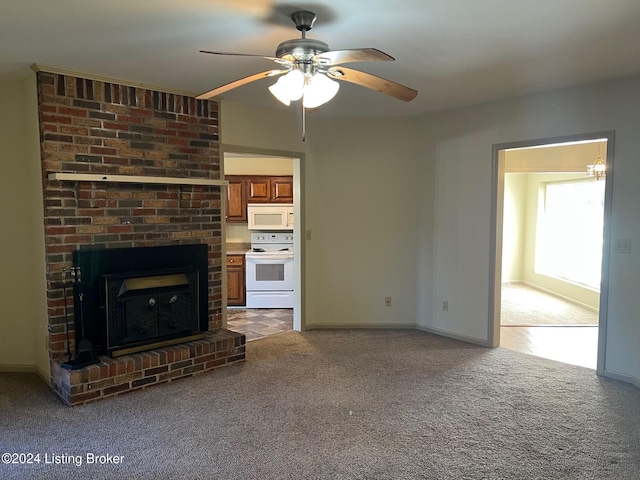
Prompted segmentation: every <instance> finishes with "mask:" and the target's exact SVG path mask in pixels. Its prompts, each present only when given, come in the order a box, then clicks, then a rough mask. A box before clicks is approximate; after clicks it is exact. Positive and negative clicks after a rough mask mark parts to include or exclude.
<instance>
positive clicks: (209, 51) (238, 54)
mask: <svg viewBox="0 0 640 480" xmlns="http://www.w3.org/2000/svg"><path fill="white" fill-rule="evenodd" d="M200 53H209V54H211V55H229V56H233V57H257V58H266V59H267V60H273V61H274V62H275V61H276V60H280V59H279V58H276V57H269V56H266V55H254V54H252V53H230V52H213V51H211V50H200Z"/></svg>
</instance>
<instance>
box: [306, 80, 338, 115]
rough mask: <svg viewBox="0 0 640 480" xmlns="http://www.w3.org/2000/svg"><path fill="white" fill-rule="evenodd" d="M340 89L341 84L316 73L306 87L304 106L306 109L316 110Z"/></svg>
mask: <svg viewBox="0 0 640 480" xmlns="http://www.w3.org/2000/svg"><path fill="white" fill-rule="evenodd" d="M339 89H340V84H339V83H338V82H336V81H335V80H331V79H330V78H329V77H327V76H326V75H324V74H322V73H316V74H315V75H314V76H313V77H311V79H310V80H309V82H308V83H307V84H306V85H305V86H304V98H303V100H302V105H303V106H304V107H305V108H316V107H319V106H320V105H322V104H323V103H327V102H328V101H329V100H331V99H332V98H333V97H335V95H336V93H338V90H339Z"/></svg>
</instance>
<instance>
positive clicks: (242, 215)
mask: <svg viewBox="0 0 640 480" xmlns="http://www.w3.org/2000/svg"><path fill="white" fill-rule="evenodd" d="M227 180H229V187H228V188H227V222H246V221H247V198H246V188H245V185H246V184H245V182H244V179H243V178H237V177H227Z"/></svg>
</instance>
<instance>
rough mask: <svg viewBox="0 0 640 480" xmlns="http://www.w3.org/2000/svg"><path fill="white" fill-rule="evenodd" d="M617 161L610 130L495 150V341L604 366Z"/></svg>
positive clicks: (576, 362)
mask: <svg viewBox="0 0 640 480" xmlns="http://www.w3.org/2000/svg"><path fill="white" fill-rule="evenodd" d="M599 157H601V158H602V159H603V160H604V162H605V163H606V165H607V170H606V174H605V175H604V176H603V177H602V178H596V177H594V176H590V175H588V174H587V166H588V165H591V164H593V163H594V161H596V159H597V158H599ZM612 160H613V132H604V133H599V134H589V135H581V136H574V137H563V138H561V139H558V138H555V139H548V140H540V141H535V142H520V143H518V144H505V145H497V146H495V147H494V182H495V189H494V195H495V198H494V201H495V203H494V206H495V208H496V210H495V212H494V214H495V218H494V220H495V226H496V229H495V235H496V236H495V243H494V246H495V252H494V253H495V258H494V260H495V269H494V272H493V275H494V279H493V280H494V281H493V282H492V286H493V292H492V295H493V300H492V306H493V315H492V317H493V322H490V323H492V324H493V325H492V327H493V332H492V337H493V341H494V345H495V346H497V345H502V346H503V347H506V348H510V349H513V350H519V351H523V352H525V353H529V354H533V355H536V356H541V357H545V358H550V359H553V360H557V361H561V362H564V363H569V364H574V365H580V366H583V367H587V368H593V369H596V371H597V372H598V373H600V372H601V371H603V370H604V365H603V363H604V345H605V343H604V339H605V335H606V308H605V307H606V299H607V288H608V280H607V272H608V253H609V250H608V245H609V230H608V225H609V218H610V212H609V208H610V196H611V191H610V190H611V173H612V172H611V170H612V168H611V167H612ZM490 328H491V326H490Z"/></svg>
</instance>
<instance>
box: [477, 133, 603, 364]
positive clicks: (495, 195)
mask: <svg viewBox="0 0 640 480" xmlns="http://www.w3.org/2000/svg"><path fill="white" fill-rule="evenodd" d="M596 139H606V141H607V156H606V158H607V174H606V176H605V182H606V183H605V193H604V219H603V229H602V230H603V232H602V235H603V246H602V270H601V281H600V306H599V313H598V315H599V320H598V356H597V363H596V374H598V375H601V376H602V375H605V360H606V346H607V311H608V308H607V307H608V302H609V264H610V256H611V251H612V249H611V217H612V198H613V172H614V168H613V164H614V140H615V131H613V130H608V131H603V132H593V133H584V134H576V135H566V136H560V137H550V138H542V139H537V140H523V141H517V142H509V143H500V144H494V145H493V154H492V160H491V219H490V222H491V225H490V232H491V233H490V240H489V243H490V252H489V262H490V266H491V267H490V269H489V316H488V326H487V338H488V339H489V342H490V343H491V345H492V346H493V347H498V346H499V345H500V305H501V301H502V298H501V284H502V229H503V224H502V222H503V218H502V216H503V208H504V175H505V164H504V163H505V161H504V158H505V155H504V151H505V150H507V149H512V148H526V147H537V146H542V145H549V144H556V143H570V142H580V141H585V140H596ZM585 168H586V165H585Z"/></svg>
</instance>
